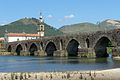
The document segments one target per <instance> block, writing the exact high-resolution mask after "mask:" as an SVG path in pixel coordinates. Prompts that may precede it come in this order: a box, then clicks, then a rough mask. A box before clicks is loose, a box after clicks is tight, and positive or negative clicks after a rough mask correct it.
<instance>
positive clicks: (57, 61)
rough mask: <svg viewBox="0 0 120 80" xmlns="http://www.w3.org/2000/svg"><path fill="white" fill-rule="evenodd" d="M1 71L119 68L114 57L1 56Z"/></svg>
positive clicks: (119, 62)
mask: <svg viewBox="0 0 120 80" xmlns="http://www.w3.org/2000/svg"><path fill="white" fill-rule="evenodd" d="M0 63H1V64H0V72H31V71H32V72H39V71H42V72H43V71H74V70H75V71H78V70H102V69H111V68H119V67H120V61H119V60H118V61H117V60H113V59H112V58H109V59H108V58H97V59H96V58H88V59H86V58H79V57H38V56H0Z"/></svg>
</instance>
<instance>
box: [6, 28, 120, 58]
mask: <svg viewBox="0 0 120 80" xmlns="http://www.w3.org/2000/svg"><path fill="white" fill-rule="evenodd" d="M119 46H120V29H115V30H110V31H98V32H94V33H79V34H73V35H64V36H54V37H42V38H40V39H35V40H26V41H17V42H11V43H8V44H7V46H6V50H7V51H8V52H15V53H16V54H17V55H31V56H34V55H36V56H80V57H88V55H89V56H92V57H95V56H96V57H107V56H108V54H107V47H112V55H113V56H117V55H119V53H120V52H119V50H120V48H119Z"/></svg>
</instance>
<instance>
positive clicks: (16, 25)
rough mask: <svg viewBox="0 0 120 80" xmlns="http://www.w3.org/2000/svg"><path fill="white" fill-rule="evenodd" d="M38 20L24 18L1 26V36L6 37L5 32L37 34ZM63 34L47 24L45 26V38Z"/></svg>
mask: <svg viewBox="0 0 120 80" xmlns="http://www.w3.org/2000/svg"><path fill="white" fill-rule="evenodd" d="M37 24H38V20H37V19H36V18H24V19H20V20H18V21H15V22H12V23H10V24H8V25H4V26H0V36H4V33H5V30H6V29H7V30H8V32H15V33H22V32H26V33H37V27H38V25H37ZM62 34H63V33H62V32H61V31H59V30H57V29H55V28H53V27H51V26H49V25H47V24H45V36H56V35H62Z"/></svg>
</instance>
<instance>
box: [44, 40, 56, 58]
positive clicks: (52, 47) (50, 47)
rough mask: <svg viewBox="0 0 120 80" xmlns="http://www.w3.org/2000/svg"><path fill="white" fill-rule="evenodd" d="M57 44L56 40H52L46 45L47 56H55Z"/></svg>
mask: <svg viewBox="0 0 120 80" xmlns="http://www.w3.org/2000/svg"><path fill="white" fill-rule="evenodd" d="M56 50H57V48H56V45H55V43H54V42H52V41H50V42H48V44H47V45H46V48H45V52H46V53H47V56H53V55H54V51H56Z"/></svg>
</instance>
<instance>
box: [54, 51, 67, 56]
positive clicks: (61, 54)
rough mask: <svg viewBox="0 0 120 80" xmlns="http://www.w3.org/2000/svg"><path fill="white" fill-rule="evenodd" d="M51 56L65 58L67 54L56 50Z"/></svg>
mask: <svg viewBox="0 0 120 80" xmlns="http://www.w3.org/2000/svg"><path fill="white" fill-rule="evenodd" d="M53 56H58V57H66V56H68V54H67V51H66V50H57V51H54V55H53Z"/></svg>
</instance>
